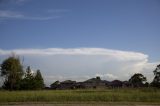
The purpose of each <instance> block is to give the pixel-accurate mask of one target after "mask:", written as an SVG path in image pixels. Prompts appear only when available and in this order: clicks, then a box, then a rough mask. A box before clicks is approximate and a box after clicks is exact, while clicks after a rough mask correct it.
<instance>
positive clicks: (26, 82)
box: [21, 66, 35, 90]
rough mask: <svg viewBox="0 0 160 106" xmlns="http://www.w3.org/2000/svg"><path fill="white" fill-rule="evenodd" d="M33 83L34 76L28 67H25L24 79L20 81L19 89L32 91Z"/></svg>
mask: <svg viewBox="0 0 160 106" xmlns="http://www.w3.org/2000/svg"><path fill="white" fill-rule="evenodd" d="M34 86H35V81H34V75H33V73H32V72H31V68H30V66H28V67H27V69H26V72H25V76H24V79H22V81H21V89H23V90H31V89H34Z"/></svg>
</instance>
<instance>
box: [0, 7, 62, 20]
mask: <svg viewBox="0 0 160 106" xmlns="http://www.w3.org/2000/svg"><path fill="white" fill-rule="evenodd" d="M56 18H60V16H45V17H44V16H41V17H35V16H26V15H24V14H21V13H19V12H15V11H9V10H0V19H22V20H40V21H41V20H42V21H43V20H51V19H56Z"/></svg>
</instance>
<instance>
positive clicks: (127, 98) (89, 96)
mask: <svg viewBox="0 0 160 106" xmlns="http://www.w3.org/2000/svg"><path fill="white" fill-rule="evenodd" d="M8 102H55V103H69V102H80V103H83V102H84V103H85V102H87V103H89V102H148V103H160V90H159V89H151V88H145V89H144V88H143V89H103V90H102V89H99V90H97V89H95V90H91V89H90V90H41V91H0V103H8Z"/></svg>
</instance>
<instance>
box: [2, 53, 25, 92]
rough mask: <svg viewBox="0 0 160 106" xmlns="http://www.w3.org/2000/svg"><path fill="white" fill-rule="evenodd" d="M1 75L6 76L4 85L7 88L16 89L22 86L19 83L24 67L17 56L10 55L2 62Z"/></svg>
mask: <svg viewBox="0 0 160 106" xmlns="http://www.w3.org/2000/svg"><path fill="white" fill-rule="evenodd" d="M1 76H3V77H5V82H4V85H3V87H4V88H5V89H9V90H13V89H14V90H16V89H19V88H20V85H19V83H20V81H21V79H22V76H23V69H22V65H21V63H20V61H19V59H18V58H17V57H15V56H13V57H9V58H7V59H6V60H4V61H3V62H2V65H1Z"/></svg>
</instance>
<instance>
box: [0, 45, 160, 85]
mask: <svg viewBox="0 0 160 106" xmlns="http://www.w3.org/2000/svg"><path fill="white" fill-rule="evenodd" d="M11 53H15V54H16V55H18V56H20V57H22V56H24V57H25V63H24V64H26V65H31V66H32V67H33V68H34V69H40V70H41V72H42V74H43V75H44V78H45V82H46V84H48V85H49V84H50V83H52V82H54V81H55V80H66V79H73V80H79V81H83V80H85V79H87V78H89V77H90V78H91V77H95V75H99V76H100V77H102V79H106V80H114V79H119V80H128V79H129V78H130V77H131V75H133V74H134V73H138V72H140V73H142V74H144V75H146V76H147V78H148V80H149V81H151V80H152V79H153V70H154V68H155V66H156V65H157V64H158V63H159V62H154V63H150V62H148V55H147V54H144V53H141V52H132V51H122V50H113V49H106V48H45V49H13V50H3V49H0V57H6V56H8V55H11ZM1 60H2V59H1ZM57 76H58V77H57ZM59 76H60V77H59ZM85 76H89V77H85Z"/></svg>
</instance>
